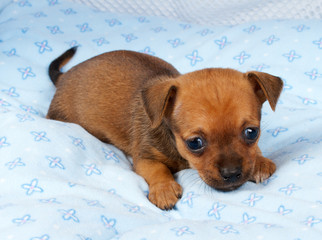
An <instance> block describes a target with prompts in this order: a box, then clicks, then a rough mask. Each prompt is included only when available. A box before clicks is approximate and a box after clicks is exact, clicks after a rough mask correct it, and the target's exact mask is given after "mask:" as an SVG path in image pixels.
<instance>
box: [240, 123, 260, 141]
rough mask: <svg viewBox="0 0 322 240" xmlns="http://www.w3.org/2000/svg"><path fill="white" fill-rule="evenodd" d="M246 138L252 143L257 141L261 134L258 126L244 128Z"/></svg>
mask: <svg viewBox="0 0 322 240" xmlns="http://www.w3.org/2000/svg"><path fill="white" fill-rule="evenodd" d="M243 134H244V139H245V141H246V142H247V143H249V144H251V143H254V142H256V140H257V138H258V135H259V128H258V127H248V128H246V129H245V130H244V133H243Z"/></svg>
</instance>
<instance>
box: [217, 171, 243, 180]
mask: <svg viewBox="0 0 322 240" xmlns="http://www.w3.org/2000/svg"><path fill="white" fill-rule="evenodd" d="M220 175H221V176H222V178H223V180H224V181H225V182H227V183H234V182H237V181H238V180H239V179H241V177H242V170H241V168H221V169H220Z"/></svg>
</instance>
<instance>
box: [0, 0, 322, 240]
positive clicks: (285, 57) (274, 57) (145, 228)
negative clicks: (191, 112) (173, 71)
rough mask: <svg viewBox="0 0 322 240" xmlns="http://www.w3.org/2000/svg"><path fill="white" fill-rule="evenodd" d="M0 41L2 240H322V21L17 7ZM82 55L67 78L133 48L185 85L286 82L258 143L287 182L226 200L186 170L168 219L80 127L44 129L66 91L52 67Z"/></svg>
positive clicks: (38, 4) (43, 2)
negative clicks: (218, 80)
mask: <svg viewBox="0 0 322 240" xmlns="http://www.w3.org/2000/svg"><path fill="white" fill-rule="evenodd" d="M0 33H1V34H0V73H1V76H0V189H1V191H0V239H18V240H22V239H32V240H36V239H43V240H45V239H46V240H48V239H50V240H52V239H60V240H63V239H66V240H67V239H68V240H71V239H82V240H85V239H87V240H89V239H93V240H103V239H131V240H143V239H145V240H151V239H290V240H295V239H297V240H298V239H301V240H304V239H310V240H311V239H320V238H321V236H322V161H321V159H322V150H321V149H322V107H321V102H322V94H321V93H322V67H321V66H322V64H321V63H322V21H321V20H307V21H305V20H296V21H295V20H294V21H293V20H289V21H266V22H254V23H249V24H244V25H238V26H234V27H230V26H221V27H207V26H198V25H193V24H186V23H180V22H175V21H170V20H167V19H162V18H153V17H133V16H123V15H117V14H110V13H99V12H95V11H93V10H91V9H88V8H86V7H84V6H79V5H74V4H71V3H69V2H66V1H62V0H60V1H54V0H48V1H47V0H18V1H15V2H12V3H10V4H9V5H8V6H6V7H4V8H3V9H2V11H1V15H0ZM74 45H79V46H80V47H79V49H78V52H77V54H76V55H75V57H74V58H73V59H72V60H71V62H70V63H69V64H68V65H67V66H66V67H65V69H66V70H67V69H68V68H70V67H71V66H73V65H75V64H77V63H79V62H82V61H84V60H86V59H87V58H89V57H92V56H94V55H97V54H99V53H102V52H106V51H110V50H115V49H129V50H135V51H141V52H146V53H148V54H153V55H155V56H158V57H161V58H163V59H164V60H166V61H169V62H170V63H172V64H173V65H174V66H175V67H177V68H178V70H179V71H181V72H183V73H185V72H189V71H193V70H196V69H201V68H205V67H230V68H235V69H238V70H241V71H248V70H257V71H265V72H269V73H271V74H273V75H278V76H281V77H282V78H283V80H284V82H285V87H284V90H283V93H282V96H281V99H280V101H279V103H278V106H277V111H276V112H275V113H274V112H272V111H271V110H270V108H269V105H268V104H267V103H265V105H264V107H263V119H262V133H261V140H260V147H261V149H262V152H263V154H264V156H266V157H269V158H271V159H273V160H274V161H275V162H276V164H277V171H276V173H275V174H274V175H273V176H272V177H271V178H270V179H268V180H267V181H265V182H264V183H263V184H258V185H256V184H254V183H250V182H249V183H246V184H245V185H244V186H242V187H241V188H240V189H238V190H236V191H233V192H227V193H223V192H218V191H216V190H213V189H210V188H209V187H207V186H206V185H205V184H204V183H203V182H202V181H201V180H200V178H199V176H198V174H197V173H196V171H194V170H184V171H181V172H179V173H178V174H177V175H176V178H177V180H178V182H179V183H180V184H181V185H182V186H183V189H184V192H183V197H182V199H181V200H180V201H179V202H178V203H177V205H176V207H175V209H173V210H171V211H161V210H160V209H158V208H157V207H155V206H154V205H153V204H151V203H150V202H149V201H148V199H147V194H148V186H147V184H146V183H145V181H144V180H143V179H142V178H141V177H140V176H138V175H136V174H135V173H134V172H133V171H132V170H131V161H130V159H127V158H126V157H125V156H124V155H123V153H122V152H121V151H119V150H118V149H116V148H115V147H113V146H111V145H108V144H105V143H102V142H100V141H99V140H97V139H96V138H94V137H93V136H91V135H90V134H88V133H87V132H86V131H85V130H84V129H83V128H81V127H80V126H78V125H75V124H71V123H62V122H57V121H52V120H47V119H45V115H46V112H47V109H48V106H49V104H50V101H51V99H52V97H53V94H54V92H55V88H54V86H53V85H52V83H51V81H50V80H49V77H48V75H47V68H48V65H49V63H50V62H51V61H52V60H53V59H54V58H56V57H57V56H58V55H60V54H61V53H63V52H64V51H65V50H67V49H68V48H70V47H71V46H74ZM106 97H108V93H106Z"/></svg>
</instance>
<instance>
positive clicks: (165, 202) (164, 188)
mask: <svg viewBox="0 0 322 240" xmlns="http://www.w3.org/2000/svg"><path fill="white" fill-rule="evenodd" d="M181 196H182V187H181V186H180V185H179V184H178V183H177V182H176V181H168V182H158V183H156V184H153V185H151V186H150V192H149V200H150V201H151V202H152V203H153V204H155V205H156V206H157V207H159V208H161V209H163V210H170V209H172V208H173V207H174V206H175V204H176V203H177V201H178V200H179V199H180V198H181Z"/></svg>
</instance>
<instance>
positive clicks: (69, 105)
mask: <svg viewBox="0 0 322 240" xmlns="http://www.w3.org/2000/svg"><path fill="white" fill-rule="evenodd" d="M75 51H76V48H72V49H70V50H68V51H67V52H65V53H64V54H63V55H61V56H60V57H58V58H57V59H56V60H54V61H53V62H52V63H51V64H50V67H49V75H50V78H51V80H52V81H53V83H54V84H55V85H56V88H57V91H56V94H55V96H54V98H53V100H52V102H51V105H50V108H49V111H48V115H47V118H49V119H55V120H60V121H66V122H73V123H77V124H79V125H81V126H82V127H84V128H85V129H86V130H87V131H88V132H89V133H91V134H92V135H94V136H96V137H97V138H99V139H100V140H102V141H104V142H107V143H110V144H113V145H115V146H116V147H118V148H120V149H121V150H123V151H124V152H125V153H126V154H127V155H129V156H131V157H132V158H133V168H134V171H135V172H136V173H137V174H139V175H141V176H142V177H143V178H144V179H145V180H146V182H147V183H148V185H149V200H150V201H151V202H152V203H154V204H155V205H156V206H158V207H159V208H161V209H167V210H168V209H171V208H173V207H174V206H175V204H176V202H177V201H178V199H180V198H181V196H182V187H181V186H180V185H179V184H178V183H177V182H176V181H175V179H174V177H173V174H174V173H176V172H178V171H180V170H182V169H186V168H193V169H196V170H197V171H198V173H199V175H200V177H201V178H202V180H203V181H204V182H205V183H206V184H208V185H209V186H211V187H212V188H215V189H218V190H222V191H230V190H234V189H236V188H238V187H239V186H241V185H242V184H243V183H245V182H246V181H254V182H256V183H259V182H262V181H264V180H265V179H267V178H269V177H270V176H271V175H272V174H273V173H274V171H275V169H276V166H275V164H274V163H273V162H272V161H271V160H270V159H268V158H265V157H263V156H262V154H261V151H260V150H259V148H258V146H257V143H258V139H259V136H260V120H261V108H262V104H263V103H264V102H265V101H266V100H268V102H269V104H270V106H271V108H272V109H273V110H275V107H276V104H277V101H278V98H279V95H280V93H281V90H282V88H283V82H282V80H281V79H280V78H278V77H275V76H272V75H269V74H267V73H263V72H254V71H251V72H246V73H241V72H239V71H236V70H233V69H222V68H209V69H203V70H199V71H195V72H191V73H187V74H180V73H179V72H178V71H177V70H176V69H175V68H174V67H173V66H172V65H170V64H169V63H167V62H165V61H163V60H161V59H159V58H157V57H153V56H150V55H146V54H143V53H137V52H132V51H113V52H108V53H104V54H101V55H99V56H96V57H94V58H91V59H89V60H87V61H85V62H82V63H80V64H78V65H77V66H75V67H73V68H71V69H70V70H69V71H67V72H66V73H62V72H61V71H60V68H61V67H62V66H63V65H64V64H65V63H66V62H67V61H69V59H70V58H71V57H72V56H73V55H74V54H75Z"/></svg>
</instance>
